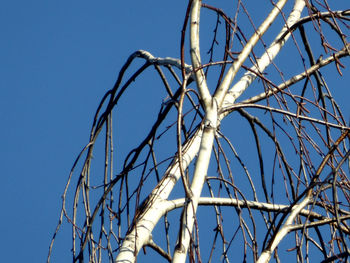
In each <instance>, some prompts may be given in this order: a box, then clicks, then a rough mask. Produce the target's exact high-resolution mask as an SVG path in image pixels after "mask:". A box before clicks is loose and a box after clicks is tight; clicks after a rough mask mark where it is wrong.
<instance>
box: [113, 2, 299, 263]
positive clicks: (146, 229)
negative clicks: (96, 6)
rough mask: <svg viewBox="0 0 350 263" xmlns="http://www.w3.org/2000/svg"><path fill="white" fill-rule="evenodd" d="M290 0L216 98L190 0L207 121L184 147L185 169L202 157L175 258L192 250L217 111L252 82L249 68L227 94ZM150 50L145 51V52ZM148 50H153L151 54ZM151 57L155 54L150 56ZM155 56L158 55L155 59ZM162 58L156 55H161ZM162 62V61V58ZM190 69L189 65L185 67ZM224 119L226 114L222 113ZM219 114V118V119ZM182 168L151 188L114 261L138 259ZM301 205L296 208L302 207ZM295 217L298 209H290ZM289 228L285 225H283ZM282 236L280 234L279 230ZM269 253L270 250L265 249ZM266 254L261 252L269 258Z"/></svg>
mask: <svg viewBox="0 0 350 263" xmlns="http://www.w3.org/2000/svg"><path fill="white" fill-rule="evenodd" d="M286 2H287V0H280V1H279V2H278V3H277V4H276V5H275V7H274V8H273V10H272V11H271V13H270V14H269V16H268V17H267V18H266V20H265V21H264V22H263V23H262V24H261V26H260V27H259V29H258V31H257V32H256V33H255V34H254V35H253V36H252V37H251V39H250V40H249V42H248V43H247V45H246V46H245V47H244V48H243V51H242V53H241V54H240V55H239V57H238V60H237V61H235V63H234V64H233V65H232V66H231V68H230V69H229V71H228V72H227V74H226V76H225V78H224V80H223V82H222V84H221V85H220V87H219V88H218V90H217V91H216V92H215V95H214V98H212V96H211V95H210V92H209V89H208V86H207V83H206V80H205V76H204V72H203V70H202V69H199V68H200V67H201V58H200V50H199V21H200V20H199V17H200V5H201V1H198V0H194V1H193V4H192V12H191V59H192V65H193V69H194V74H195V77H196V83H197V87H198V90H199V92H200V95H201V99H202V101H203V103H204V107H205V112H206V116H205V121H204V127H202V128H201V130H200V131H199V132H198V134H196V135H195V136H194V137H193V139H192V140H190V141H189V143H188V144H187V145H186V146H185V147H184V154H183V155H184V161H183V165H184V169H186V167H187V166H188V165H189V163H190V162H191V161H192V160H193V158H194V157H195V155H196V154H197V153H198V159H197V163H196V167H195V172H194V175H193V181H192V184H191V191H192V193H193V197H192V199H191V200H190V202H189V204H188V205H187V206H185V207H184V209H185V210H184V213H183V215H184V216H183V219H182V227H181V230H180V232H179V240H178V243H179V244H178V247H177V249H176V250H175V253H174V257H173V262H176V263H178V262H185V261H186V255H187V251H188V246H189V242H190V238H191V235H192V229H193V225H194V219H195V214H196V210H197V206H198V202H199V199H200V194H201V191H202V187H203V184H204V180H205V176H206V173H207V169H208V166H209V161H210V155H211V152H212V146H213V141H214V136H215V131H216V127H217V123H218V118H219V116H218V110H219V108H220V106H221V105H222V103H223V101H224V100H225V103H224V106H227V105H232V103H234V101H235V100H236V98H237V97H238V96H239V95H241V94H242V92H243V91H244V90H245V89H246V88H247V87H248V86H249V85H250V84H251V82H252V81H253V80H254V79H255V78H256V75H254V74H252V73H250V72H249V73H247V74H246V75H245V76H244V77H243V78H242V79H241V80H240V81H239V82H238V83H237V84H236V85H235V86H233V87H232V89H231V90H230V92H229V93H228V89H229V87H230V85H231V84H232V82H233V79H234V77H235V75H236V73H237V72H238V69H239V68H240V67H241V66H242V64H243V63H244V61H245V60H246V59H247V57H248V55H249V53H250V52H251V51H252V49H253V47H254V46H255V45H256V43H257V42H258V40H259V38H260V37H261V36H262V35H263V34H264V33H265V32H266V30H267V29H268V28H269V27H270V25H271V23H272V22H273V21H274V20H275V18H276V17H277V16H278V14H279V13H280V10H281V9H282V8H283V6H284V5H285V3H286ZM304 5H305V4H304V1H303V0H296V3H295V7H294V9H293V12H292V13H291V15H290V17H289V18H288V26H290V25H291V24H292V23H294V22H295V21H296V20H297V19H298V18H299V17H300V12H301V10H302V9H303V7H304ZM285 30H287V27H284V29H282V31H281V33H280V34H279V36H278V37H277V38H276V39H279V37H280V36H281V35H282V34H283V33H284V32H285ZM288 37H289V34H287V35H286V37H285V38H284V39H283V40H282V41H280V42H278V41H275V42H273V44H272V45H271V46H270V48H269V49H268V50H267V51H266V53H265V54H264V55H263V56H262V57H261V58H260V59H259V60H258V62H257V66H256V67H254V68H253V70H257V69H258V70H259V71H263V70H264V69H265V68H266V67H267V66H268V65H269V64H270V63H271V60H272V59H273V58H274V57H275V56H276V55H277V54H278V52H279V50H280V49H281V48H282V46H283V44H284V42H285V41H286V40H287V38H288ZM145 54H146V53H145ZM147 55H149V54H147ZM152 59H153V58H152ZM154 59H156V58H154ZM166 59H167V60H168V62H171V63H173V65H176V66H178V65H180V63H179V61H178V60H173V59H170V58H166ZM157 61H158V60H157ZM159 61H161V60H159ZM187 70H188V68H186V71H187ZM220 117H221V118H222V117H224V116H220ZM221 118H220V119H221ZM180 176H181V174H180V169H179V167H178V163H176V164H174V165H173V166H172V167H171V168H170V169H169V171H168V172H167V175H166V176H165V177H164V179H163V180H162V181H161V182H160V184H159V185H158V186H157V187H156V188H155V190H154V191H153V192H152V195H151V198H152V201H151V202H148V206H147V207H146V209H145V212H144V213H143V214H142V215H141V216H140V217H139V220H138V221H137V222H136V224H135V226H134V227H133V229H132V231H131V232H130V233H129V234H128V235H127V236H126V238H125V240H124V242H123V245H122V247H121V249H120V253H119V254H118V257H117V258H116V262H135V259H136V255H137V253H138V252H139V250H140V249H141V248H142V246H143V245H144V244H146V243H147V242H148V241H149V240H150V237H151V232H152V230H153V228H154V226H155V225H156V224H157V222H158V220H159V219H160V218H161V217H162V216H163V215H164V213H165V212H166V210H167V207H168V208H169V202H167V201H166V200H167V198H168V196H169V194H170V192H171V191H172V189H173V187H174V185H175V184H176V182H177V180H178V179H179V178H180ZM300 210H301V209H298V211H300ZM292 215H293V216H294V217H295V216H296V214H295V212H293V213H292ZM284 231H285V230H284ZM280 236H281V235H280ZM265 254H266V253H265ZM265 254H264V255H262V257H265Z"/></svg>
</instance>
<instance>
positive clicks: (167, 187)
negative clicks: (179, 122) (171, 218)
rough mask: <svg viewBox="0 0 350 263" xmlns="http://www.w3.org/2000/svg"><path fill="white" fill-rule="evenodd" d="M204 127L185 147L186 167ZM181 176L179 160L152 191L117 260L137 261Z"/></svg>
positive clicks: (197, 146) (195, 150)
mask: <svg viewBox="0 0 350 263" xmlns="http://www.w3.org/2000/svg"><path fill="white" fill-rule="evenodd" d="M201 136H202V129H200V130H198V132H197V133H196V134H195V135H194V136H193V138H192V139H191V140H189V141H188V143H187V144H186V145H185V146H184V147H183V148H184V150H185V153H183V161H182V163H183V166H184V169H186V167H187V166H188V165H189V164H190V163H191V161H192V160H193V159H194V157H195V156H196V154H197V152H198V149H199V145H200V142H201ZM180 177H181V173H180V168H179V165H178V162H175V164H173V165H172V166H171V167H169V169H168V170H167V172H166V175H165V177H164V178H163V179H162V180H161V182H160V183H159V184H158V186H157V187H156V188H155V189H154V190H153V191H152V194H151V198H152V202H149V203H148V206H147V207H146V208H145V212H144V213H143V214H142V215H141V216H140V217H139V218H138V221H137V222H136V224H135V226H134V227H133V229H132V231H131V232H130V233H128V234H127V236H126V237H125V240H124V242H123V244H122V246H121V248H120V253H119V254H118V256H117V258H116V260H115V262H123V263H124V262H135V260H136V256H137V254H138V252H139V251H140V249H141V248H142V247H143V245H144V244H146V243H147V241H148V240H149V239H150V236H151V233H152V230H153V228H154V227H155V225H156V224H157V222H158V220H159V219H160V218H161V216H162V215H164V211H165V210H166V206H165V204H166V203H165V202H164V201H165V200H167V198H168V196H169V194H170V193H171V191H172V189H173V187H174V186H175V184H176V182H177V181H178V180H179V178H180Z"/></svg>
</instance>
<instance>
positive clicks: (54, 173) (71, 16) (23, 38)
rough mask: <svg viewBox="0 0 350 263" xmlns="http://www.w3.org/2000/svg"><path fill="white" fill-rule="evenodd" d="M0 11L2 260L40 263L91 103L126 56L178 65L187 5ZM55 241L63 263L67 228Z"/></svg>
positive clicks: (32, 6) (8, 5)
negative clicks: (139, 53) (143, 55)
mask: <svg viewBox="0 0 350 263" xmlns="http://www.w3.org/2000/svg"><path fill="white" fill-rule="evenodd" d="M1 3H2V5H1V9H0V32H1V39H2V40H1V41H0V61H1V62H0V87H1V89H0V91H1V95H0V119H1V130H0V138H1V148H0V165H1V177H0V178H1V188H2V189H1V191H0V200H1V202H0V204H1V208H2V213H1V214H2V215H1V217H0V233H1V234H0V235H1V239H0V251H1V258H2V261H3V262H19V261H23V258H26V259H29V261H30V262H43V261H44V260H46V256H47V252H48V246H49V242H50V240H51V237H52V234H53V231H54V229H55V227H56V224H57V221H58V215H59V209H60V206H61V199H60V196H61V194H62V192H63V189H64V186H65V183H66V178H67V176H68V173H69V171H70V168H71V165H72V163H73V161H74V159H75V158H76V156H77V154H78V152H79V151H80V150H81V148H82V147H83V146H84V145H85V144H86V143H87V142H88V136H89V131H90V127H91V123H92V117H93V115H94V113H95V110H96V107H97V106H98V103H99V101H100V98H101V97H102V96H103V94H104V93H105V92H106V91H107V90H108V89H110V88H111V87H112V85H113V84H114V81H115V79H116V76H117V73H118V71H119V69H120V68H121V66H122V65H123V63H124V62H125V60H126V59H127V57H128V56H129V55H130V54H131V53H132V52H134V51H136V50H138V49H144V50H148V51H150V52H151V53H152V54H154V55H155V56H161V57H165V56H172V57H178V54H179V41H180V31H181V27H182V23H183V16H184V15H183V14H184V10H185V8H186V1H170V0H165V1H164V0H163V1H159V0H157V1H137V3H136V4H135V3H134V4H127V3H126V2H125V1H117V0H105V1H98V2H97V1H91V0H84V1H82V0H76V1H67V0H61V1H44V0H41V1H40V0H35V1H24V0H12V1H1ZM348 65H349V63H348ZM346 70H348V68H347V69H346ZM346 70H345V71H346ZM151 84H152V78H149V79H146V82H145V85H146V86H147V87H145V88H149V90H150V92H154V93H156V92H157V89H156V88H153V89H152V88H151V87H150V86H151ZM162 92H163V91H162ZM153 95H154V96H155V97H157V96H156V95H159V94H153ZM345 95H346V96H343V97H342V98H343V102H344V104H348V103H347V100H348V95H349V91H346V94H345ZM159 96H160V97H162V96H163V94H160V95H159ZM164 97H165V96H164ZM342 98H340V99H342ZM136 103H140V104H142V98H139V101H138V102H137V101H136ZM346 107H347V108H345V109H346V110H345V111H344V113H345V114H347V115H346V116H347V117H349V106H348V105H346ZM156 108H157V109H159V102H156ZM130 111H131V114H132V113H135V114H137V113H138V109H137V108H136V109H135V108H134V109H130ZM124 117H125V121H128V117H127V116H124ZM135 132H142V131H135ZM59 239H60V241H61V242H60V243H59V244H60V245H59V246H60V247H58V248H56V249H57V251H61V252H62V251H64V249H65V246H66V250H65V252H67V254H64V253H63V254H61V253H60V255H59V256H60V257H61V258H60V259H58V255H57V253H56V254H55V253H54V257H53V259H52V262H64V261H67V260H68V261H70V260H71V257H70V253H69V247H70V232H69V229H68V228H66V230H63V231H62V232H60V233H59Z"/></svg>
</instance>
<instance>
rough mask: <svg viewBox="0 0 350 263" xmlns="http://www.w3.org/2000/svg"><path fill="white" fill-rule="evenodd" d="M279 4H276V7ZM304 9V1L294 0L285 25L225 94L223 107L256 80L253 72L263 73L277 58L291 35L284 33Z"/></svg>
mask: <svg viewBox="0 0 350 263" xmlns="http://www.w3.org/2000/svg"><path fill="white" fill-rule="evenodd" d="M280 2H281V1H280ZM280 2H279V3H280ZM279 3H277V5H278V4H279ZM304 7H305V1H304V0H295V3H294V7H293V10H292V12H291V13H290V15H289V17H288V19H287V22H286V25H284V27H283V28H282V30H281V32H280V33H279V34H278V35H277V37H276V38H275V40H274V41H273V42H272V44H271V45H270V47H269V48H268V49H267V50H266V52H265V53H264V54H263V55H262V56H261V57H260V58H259V59H257V62H256V65H255V66H253V67H251V70H252V71H247V72H246V73H245V74H244V75H243V77H242V78H241V79H240V80H239V81H238V82H237V83H236V84H235V85H234V86H233V87H232V88H231V89H230V90H229V91H228V92H227V93H226V96H225V99H224V103H223V106H224V107H227V106H229V105H232V104H233V103H234V102H235V100H236V99H237V98H238V97H239V96H240V95H241V94H242V93H243V92H244V91H245V90H246V89H247V88H248V87H249V85H250V84H251V83H252V82H253V81H254V80H255V79H256V77H257V75H256V74H254V73H253V72H259V71H260V72H263V71H264V70H265V69H266V67H267V66H268V65H270V64H271V62H272V60H273V59H274V58H275V57H276V56H277V54H278V53H279V52H280V50H281V48H282V47H283V46H284V44H285V43H286V41H287V40H288V38H289V37H290V36H291V33H289V32H288V33H286V32H287V31H288V30H289V28H290V27H291V26H292V25H293V24H294V23H295V22H296V21H298V20H299V18H300V16H301V12H302V11H303V9H304ZM268 26H270V24H268ZM283 35H285V37H284V38H283V39H281V37H282V36H283ZM237 70H238V69H237ZM226 114H227V113H226ZM222 117H224V116H222Z"/></svg>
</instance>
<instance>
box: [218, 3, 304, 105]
mask: <svg viewBox="0 0 350 263" xmlns="http://www.w3.org/2000/svg"><path fill="white" fill-rule="evenodd" d="M299 1H302V2H304V1H303V0H296V2H299ZM286 3H287V0H280V1H278V3H277V4H275V7H274V8H273V9H272V10H271V12H270V13H269V15H268V16H267V18H266V19H265V20H264V22H263V23H262V24H261V25H260V26H259V28H258V29H257V31H256V32H255V33H254V34H253V36H252V37H251V38H250V39H249V41H248V43H247V44H246V45H245V46H244V48H243V50H242V51H241V53H240V54H239V55H238V58H237V60H236V61H235V62H234V63H233V64H232V66H231V67H230V69H229V70H228V71H227V73H226V75H225V77H224V79H223V81H222V83H221V84H220V86H219V88H218V89H217V90H216V92H215V94H214V97H215V98H217V100H218V102H219V106H220V107H221V105H222V104H223V100H224V98H225V101H228V102H229V101H232V103H233V102H234V100H235V99H233V100H230V99H228V98H230V97H232V94H231V96H229V97H228V95H229V93H228V92H227V91H228V89H229V87H230V85H231V84H232V82H233V79H234V77H235V76H236V74H237V72H238V70H239V69H240V68H241V66H242V65H243V63H244V61H245V60H246V59H247V57H248V56H249V54H250V53H251V51H252V49H253V48H254V46H255V45H256V43H257V42H258V40H259V39H260V38H261V37H262V35H263V34H264V33H265V32H266V31H267V29H269V28H270V26H271V24H272V23H273V21H274V20H275V19H276V18H277V16H278V14H280V12H281V10H282V8H283V6H284V5H285V4H286ZM235 86H236V85H235ZM247 87H248V86H247ZM247 87H245V88H247ZM234 94H235V93H234ZM227 97H228V98H227ZM234 98H237V97H234ZM226 104H227V102H226ZM224 106H225V105H224Z"/></svg>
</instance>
